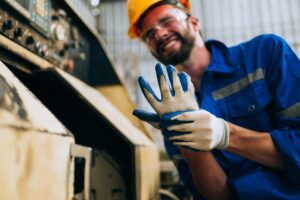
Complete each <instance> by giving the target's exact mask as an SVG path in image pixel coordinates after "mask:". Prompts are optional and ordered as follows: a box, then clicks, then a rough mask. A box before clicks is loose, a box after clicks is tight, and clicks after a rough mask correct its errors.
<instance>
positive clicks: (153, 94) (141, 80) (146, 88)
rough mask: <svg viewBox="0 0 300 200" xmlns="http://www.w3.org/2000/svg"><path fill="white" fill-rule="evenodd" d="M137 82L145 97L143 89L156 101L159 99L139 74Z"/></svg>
mask: <svg viewBox="0 0 300 200" xmlns="http://www.w3.org/2000/svg"><path fill="white" fill-rule="evenodd" d="M138 82H139V85H140V88H141V90H142V92H143V94H144V96H145V97H146V94H145V91H148V92H149V93H150V94H151V95H152V96H153V97H154V98H155V99H156V100H157V101H160V100H159V98H158V97H157V96H156V94H155V93H154V92H153V90H152V88H151V86H150V85H149V83H148V82H147V81H146V80H145V79H144V77H142V76H140V77H139V78H138ZM146 98H147V97H146Z"/></svg>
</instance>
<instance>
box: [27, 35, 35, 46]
mask: <svg viewBox="0 0 300 200" xmlns="http://www.w3.org/2000/svg"><path fill="white" fill-rule="evenodd" d="M33 43H34V38H33V37H32V36H31V35H30V36H27V38H26V44H27V45H31V44H33Z"/></svg>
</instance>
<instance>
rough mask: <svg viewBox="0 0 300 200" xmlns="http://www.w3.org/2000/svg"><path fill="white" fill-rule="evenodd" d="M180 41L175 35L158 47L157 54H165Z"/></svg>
mask: <svg viewBox="0 0 300 200" xmlns="http://www.w3.org/2000/svg"><path fill="white" fill-rule="evenodd" d="M178 41H179V39H178V37H176V36H174V35H173V36H170V37H168V38H166V39H165V40H164V41H162V42H161V43H160V44H159V45H158V51H157V52H159V53H164V52H165V51H167V50H168V49H170V48H171V47H172V46H173V45H174V44H175V43H176V42H178Z"/></svg>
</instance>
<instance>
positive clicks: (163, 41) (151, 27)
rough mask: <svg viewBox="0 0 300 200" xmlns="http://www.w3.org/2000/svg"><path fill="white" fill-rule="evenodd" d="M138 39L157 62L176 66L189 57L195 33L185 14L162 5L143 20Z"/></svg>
mask: <svg viewBox="0 0 300 200" xmlns="http://www.w3.org/2000/svg"><path fill="white" fill-rule="evenodd" d="M140 38H141V39H142V40H143V41H144V42H145V43H146V44H147V46H148V48H149V49H150V51H151V53H152V54H153V56H154V57H155V58H156V59H157V60H159V61H160V62H162V63H164V64H173V65H176V64H179V63H182V62H183V61H185V60H186V59H187V58H188V57H189V54H190V52H191V50H192V48H193V46H194V42H195V33H194V32H193V31H192V28H191V27H190V26H188V16H187V15H186V14H185V13H183V12H182V11H180V10H178V9H177V8H174V7H171V6H170V5H162V6H158V7H156V8H154V9H152V10H151V11H149V12H148V13H147V14H146V16H145V17H144V18H143V21H142V26H141V34H140Z"/></svg>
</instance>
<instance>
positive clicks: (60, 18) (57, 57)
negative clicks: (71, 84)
mask: <svg viewBox="0 0 300 200" xmlns="http://www.w3.org/2000/svg"><path fill="white" fill-rule="evenodd" d="M4 2H5V4H3V5H0V34H2V35H4V36H5V37H6V38H9V39H10V40H12V41H14V42H15V43H17V44H19V45H21V46H22V47H24V48H26V49H27V50H29V51H31V52H33V53H34V54H36V55H38V56H39V57H41V58H42V59H45V60H47V61H49V62H50V63H51V64H53V65H54V66H58V67H60V68H63V69H64V70H66V71H72V70H73V68H74V59H73V58H71V57H70V55H69V51H70V50H71V49H72V52H74V50H75V51H76V50H78V51H79V52H78V53H79V55H84V53H82V52H80V51H81V50H80V49H79V48H80V43H79V41H78V40H79V32H78V28H77V27H76V26H73V25H72V22H71V20H70V17H69V16H68V14H67V13H66V11H65V10H63V9H61V8H59V6H57V5H55V4H54V3H51V2H52V1H50V0H18V1H14V0H4ZM82 58H83V59H84V58H85V57H84V56H81V59H82Z"/></svg>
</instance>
